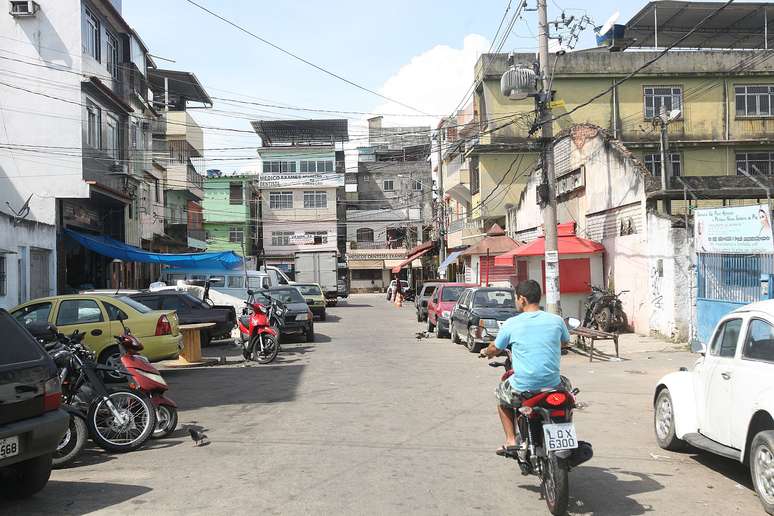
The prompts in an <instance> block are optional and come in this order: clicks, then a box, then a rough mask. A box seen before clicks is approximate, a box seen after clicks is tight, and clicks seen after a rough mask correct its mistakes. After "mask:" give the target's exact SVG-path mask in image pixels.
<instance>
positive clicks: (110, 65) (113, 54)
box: [105, 31, 119, 79]
mask: <svg viewBox="0 0 774 516" xmlns="http://www.w3.org/2000/svg"><path fill="white" fill-rule="evenodd" d="M105 35H106V36H107V37H106V38H105V39H106V40H107V41H106V42H105V46H106V47H107V49H106V50H107V56H106V57H107V63H106V64H107V69H108V72H110V75H111V76H112V77H113V78H114V79H118V78H119V77H118V62H119V57H118V55H119V52H118V38H117V37H115V36H114V35H113V34H111V33H110V32H107V31H105Z"/></svg>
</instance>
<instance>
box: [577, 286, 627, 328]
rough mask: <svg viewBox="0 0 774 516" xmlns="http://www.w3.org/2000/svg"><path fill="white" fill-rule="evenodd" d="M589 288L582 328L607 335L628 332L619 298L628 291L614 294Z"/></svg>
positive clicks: (593, 287) (596, 288)
mask: <svg viewBox="0 0 774 516" xmlns="http://www.w3.org/2000/svg"><path fill="white" fill-rule="evenodd" d="M589 286H590V287H591V294H589V295H588V297H587V298H586V307H585V313H584V316H583V326H585V327H587V328H597V329H598V330H600V331H604V332H608V333H609V332H621V331H626V330H628V329H629V319H628V318H627V317H626V313H625V312H624V310H623V304H622V303H621V299H620V296H621V294H625V293H627V292H629V291H628V290H622V291H621V292H619V293H617V294H616V293H615V292H614V291H612V290H606V289H601V288H599V287H596V286H594V285H589Z"/></svg>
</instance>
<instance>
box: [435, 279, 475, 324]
mask: <svg viewBox="0 0 774 516" xmlns="http://www.w3.org/2000/svg"><path fill="white" fill-rule="evenodd" d="M477 286H478V285H476V284H473V283H444V284H442V285H439V286H438V288H437V289H435V292H434V293H433V297H431V298H430V301H428V302H427V331H433V330H435V329H436V328H438V336H439V337H449V335H450V334H449V320H450V318H451V312H452V310H453V309H454V305H455V304H457V299H458V298H459V297H460V294H462V291H463V290H465V289H466V288H470V287H477Z"/></svg>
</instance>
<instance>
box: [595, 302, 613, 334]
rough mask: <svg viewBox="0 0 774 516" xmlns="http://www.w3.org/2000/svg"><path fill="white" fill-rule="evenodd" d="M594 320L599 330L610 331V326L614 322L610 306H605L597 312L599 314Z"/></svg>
mask: <svg viewBox="0 0 774 516" xmlns="http://www.w3.org/2000/svg"><path fill="white" fill-rule="evenodd" d="M594 320H595V321H596V323H597V328H598V329H599V331H604V332H606V333H607V332H609V331H610V329H611V328H610V326H611V322H612V314H611V312H610V308H608V307H605V308H603V309H602V310H600V311H599V312H597V315H596V316H595V318H594Z"/></svg>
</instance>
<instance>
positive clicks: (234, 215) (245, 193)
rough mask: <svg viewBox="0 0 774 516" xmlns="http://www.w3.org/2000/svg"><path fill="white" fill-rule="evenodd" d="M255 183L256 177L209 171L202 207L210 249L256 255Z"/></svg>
mask: <svg viewBox="0 0 774 516" xmlns="http://www.w3.org/2000/svg"><path fill="white" fill-rule="evenodd" d="M254 181H255V176H254V175H240V174H233V175H224V174H223V173H222V172H221V171H220V170H208V171H207V177H206V178H205V179H204V201H203V202H202V206H203V208H204V232H205V235H206V237H205V238H206V241H207V248H208V249H209V250H211V251H234V252H235V253H237V254H239V255H242V256H255V254H256V250H255V238H254V235H255V227H256V224H255V214H254V213H253V212H254V211H255V202H254V198H253V197H254V196H253V184H254ZM251 208H252V209H251Z"/></svg>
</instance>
